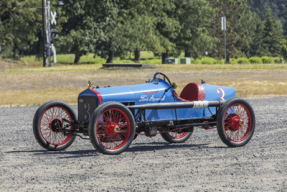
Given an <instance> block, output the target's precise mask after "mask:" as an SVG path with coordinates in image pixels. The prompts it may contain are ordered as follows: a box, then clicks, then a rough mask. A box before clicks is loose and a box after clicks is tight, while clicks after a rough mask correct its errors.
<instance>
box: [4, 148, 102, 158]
mask: <svg viewBox="0 0 287 192" xmlns="http://www.w3.org/2000/svg"><path fill="white" fill-rule="evenodd" d="M5 153H33V154H34V155H59V154H62V155H70V156H63V157H59V158H60V159H62V158H79V157H89V156H99V153H98V152H97V151H96V150H77V151H47V150H27V151H7V152H5Z"/></svg>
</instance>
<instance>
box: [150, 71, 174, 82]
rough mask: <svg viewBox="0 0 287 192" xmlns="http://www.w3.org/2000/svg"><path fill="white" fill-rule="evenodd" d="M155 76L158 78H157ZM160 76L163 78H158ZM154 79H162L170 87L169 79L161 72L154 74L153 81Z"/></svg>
mask: <svg viewBox="0 0 287 192" xmlns="http://www.w3.org/2000/svg"><path fill="white" fill-rule="evenodd" d="M157 76H159V77H157ZM160 76H163V78H160ZM156 78H158V79H163V80H164V81H166V80H167V82H168V83H169V84H170V85H171V82H170V80H169V78H168V77H167V76H166V75H165V74H163V73H161V72H156V73H155V74H154V76H153V79H156Z"/></svg>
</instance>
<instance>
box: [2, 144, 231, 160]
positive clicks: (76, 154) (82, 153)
mask: <svg viewBox="0 0 287 192" xmlns="http://www.w3.org/2000/svg"><path fill="white" fill-rule="evenodd" d="M187 148H188V149H190V150H197V149H204V148H228V147H227V146H213V147H210V146H208V144H184V143H180V144H170V143H165V142H152V143H149V144H148V145H147V143H133V144H132V145H131V146H130V147H129V148H128V149H127V150H126V151H125V152H127V153H131V152H140V151H144V152H146V151H150V152H155V151H160V150H168V149H178V150H180V149H187ZM5 153H33V154H34V155H35V156H36V155H40V156H41V155H63V156H58V158H60V159H65V158H83V157H91V156H99V155H100V153H99V152H97V151H96V149H93V150H75V151H47V150H26V151H20V150H18V151H7V152H5Z"/></svg>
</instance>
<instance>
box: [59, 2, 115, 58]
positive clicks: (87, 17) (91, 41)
mask: <svg viewBox="0 0 287 192" xmlns="http://www.w3.org/2000/svg"><path fill="white" fill-rule="evenodd" d="M63 2H64V6H63V7H62V11H61V17H62V18H64V21H63V22H62V29H61V36H60V37H59V39H58V42H59V43H60V44H61V47H62V49H63V48H66V49H68V50H67V51H70V52H72V53H74V54H75V60H74V63H79V62H80V57H81V56H82V55H84V54H86V53H88V52H95V51H96V46H97V44H100V42H101V41H103V40H104V39H105V35H104V34H103V26H104V25H105V24H106V23H107V22H108V19H109V11H110V9H111V4H110V3H109V0H100V1H88V0H64V1H63Z"/></svg>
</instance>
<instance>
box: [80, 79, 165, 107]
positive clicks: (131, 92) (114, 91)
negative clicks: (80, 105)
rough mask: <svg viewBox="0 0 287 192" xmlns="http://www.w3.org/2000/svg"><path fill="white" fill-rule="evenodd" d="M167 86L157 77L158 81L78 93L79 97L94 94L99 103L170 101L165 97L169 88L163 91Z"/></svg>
mask: <svg viewBox="0 0 287 192" xmlns="http://www.w3.org/2000/svg"><path fill="white" fill-rule="evenodd" d="M169 87H170V85H169V84H168V83H166V82H165V81H163V80H161V79H159V81H158V82H156V81H153V82H150V83H145V84H138V85H129V86H118V87H106V88H97V89H95V88H93V89H87V90H85V91H83V92H82V93H80V95H79V97H82V96H96V97H97V98H98V101H99V104H102V103H106V102H109V101H117V102H121V103H125V102H133V103H150V102H162V101H166V102H170V101H168V99H167V97H166V95H167V94H168V92H170V90H169V91H168V92H166V91H165V90H166V89H168V88H169ZM168 95H170V94H168Z"/></svg>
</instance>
